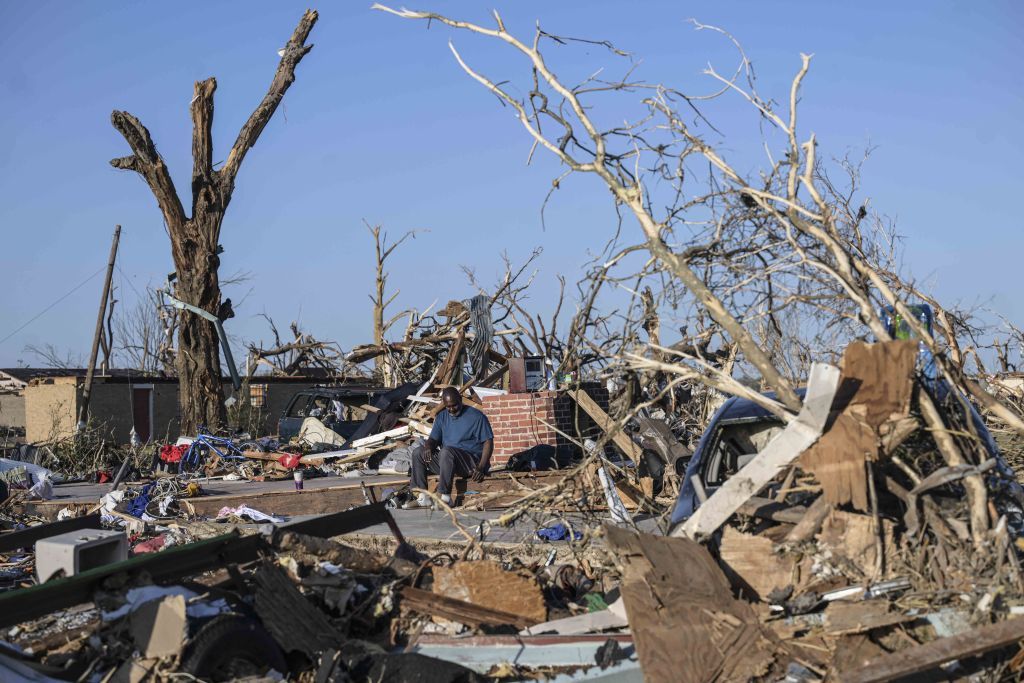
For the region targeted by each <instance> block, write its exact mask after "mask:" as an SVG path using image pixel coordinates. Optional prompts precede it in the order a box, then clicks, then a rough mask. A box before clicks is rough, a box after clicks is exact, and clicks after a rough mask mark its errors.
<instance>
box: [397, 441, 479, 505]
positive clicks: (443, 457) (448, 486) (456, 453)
mask: <svg viewBox="0 0 1024 683" xmlns="http://www.w3.org/2000/svg"><path fill="white" fill-rule="evenodd" d="M427 455H428V452H427V449H426V447H424V446H417V447H416V448H414V449H413V452H412V469H411V471H412V480H411V482H410V483H411V484H412V487H413V488H414V489H424V490H426V488H427V470H428V469H429V470H430V471H431V472H433V473H434V474H437V475H440V480H439V481H438V482H437V492H438V493H439V494H442V493H446V494H449V495H451V492H452V479H454V478H455V475H456V474H457V475H459V476H460V477H468V476H470V475H471V474H473V472H474V470H476V465H477V463H478V462H479V461H480V456H479V455H477V454H476V453H473V452H471V451H467V450H463V449H461V448H453V447H452V446H444V447H443V448H441V450H440V451H438V452H437V454H436V455H434V457H433V458H431V459H430V464H429V465H428V464H427V463H426V462H425V458H426V456H427Z"/></svg>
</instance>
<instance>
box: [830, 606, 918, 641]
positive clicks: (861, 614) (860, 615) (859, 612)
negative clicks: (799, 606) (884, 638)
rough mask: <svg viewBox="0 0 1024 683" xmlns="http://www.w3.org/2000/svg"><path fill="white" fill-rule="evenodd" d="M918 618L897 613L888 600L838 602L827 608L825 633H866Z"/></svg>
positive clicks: (835, 634) (836, 634)
mask: <svg viewBox="0 0 1024 683" xmlns="http://www.w3.org/2000/svg"><path fill="white" fill-rule="evenodd" d="M917 618H918V617H917V616H913V615H907V614H904V613H902V612H895V611H893V610H892V606H891V605H890V604H889V601H888V600H884V599H883V600H862V601H860V602H844V601H842V600H836V601H835V602H831V603H829V605H828V607H826V608H825V632H826V633H828V634H829V635H830V636H839V635H848V634H853V633H865V632H867V631H871V630H872V629H876V628H881V627H883V626H892V625H894V624H902V623H903V622H906V621H913V620H914V619H917Z"/></svg>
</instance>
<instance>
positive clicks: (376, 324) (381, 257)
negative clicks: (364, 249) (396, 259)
mask: <svg viewBox="0 0 1024 683" xmlns="http://www.w3.org/2000/svg"><path fill="white" fill-rule="evenodd" d="M366 229H367V230H369V231H370V234H371V235H372V236H373V243H374V255H375V257H376V270H375V272H374V275H375V277H374V288H373V294H371V295H370V301H372V302H373V343H374V344H377V345H383V344H384V343H385V342H386V339H385V335H386V334H387V331H388V330H389V329H390V328H391V326H392V325H394V324H395V323H396V322H398V320H399V319H401V318H404V317H405V316H407V315H408V314H409V311H408V310H404V311H401V312H400V313H397V314H395V315H393V316H391V317H390V318H388V319H387V320H385V319H384V316H385V312H386V310H387V307H388V306H390V305H391V303H392V302H394V300H395V298H396V297H397V296H398V295H399V293H400V290H397V289H396V290H395V291H394V293H393V294H391V295H390V296H388V295H387V294H386V290H387V283H388V272H387V270H385V262H386V261H387V260H388V257H390V256H391V254H392V253H393V252H394V251H395V249H397V248H398V247H399V246H401V244H402V242H404V241H405V240H407V239H409V238H410V237H412V238H414V239H415V237H416V232H415V231H414V230H410V231H409V232H407V233H405V234H404V235H402V236H401V237H400V238H398V239H397V240H396V241H394V242H391V243H390V244H389V243H388V234H387V232H381V226H379V225H374V226H370V225H369V224H367V226H366ZM389 361H390V357H389V356H387V355H381V356H377V358H375V359H374V364H375V365H376V370H377V375H378V377H379V379H380V380H381V382H382V383H384V384H385V386H388V382H389V381H391V380H392V379H393V377H394V372H393V371H392V369H391V368H389V367H388V364H389Z"/></svg>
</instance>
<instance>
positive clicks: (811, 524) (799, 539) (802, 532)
mask: <svg viewBox="0 0 1024 683" xmlns="http://www.w3.org/2000/svg"><path fill="white" fill-rule="evenodd" d="M831 509H832V506H831V505H829V504H828V501H827V500H825V498H824V497H823V496H818V497H817V498H815V499H814V502H813V503H811V505H810V507H808V508H807V509H806V510H805V512H804V515H803V517H801V518H800V521H798V522H797V523H796V526H794V527H793V528H792V529H790V531H789V534H787V535H786V543H803V542H804V541H808V540H810V539H811V538H812V537H813V536H814V534H816V533H818V529H820V528H821V523H822V522H824V521H825V516H826V515H828V511H829V510H831Z"/></svg>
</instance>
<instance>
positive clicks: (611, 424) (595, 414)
mask: <svg viewBox="0 0 1024 683" xmlns="http://www.w3.org/2000/svg"><path fill="white" fill-rule="evenodd" d="M568 393H569V395H570V396H572V397H573V400H575V401H576V403H577V405H579V407H580V408H583V410H584V411H585V412H586V413H587V415H590V417H591V419H593V420H594V422H596V423H597V426H598V427H600V428H601V430H602V431H603V432H604V433H605V434H611V435H612V442H613V443H614V444H615V445H616V446H617V447H618V448H619V450H620V451H622V452H623V454H624V455H625V456H626V457H627V458H629V459H630V460H632V461H633V462H640V457H641V455H642V454H643V449H642V448H640V447H639V446H637V445H636V444H635V443H633V440H632V439H630V438H629V436H628V435H627V434H626V433H625V432H623V431H622V429H620V428H619V424H618V423H617V422H615V420H613V419H612V418H611V417H610V416H609V415H608V413H606V412H604V410H602V409H601V406H599V405H597V403H596V402H595V401H594V399H592V398H590V394H588V393H587V392H585V391H583V390H582V389H578V390H572V389H570V390H569V392H568Z"/></svg>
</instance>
